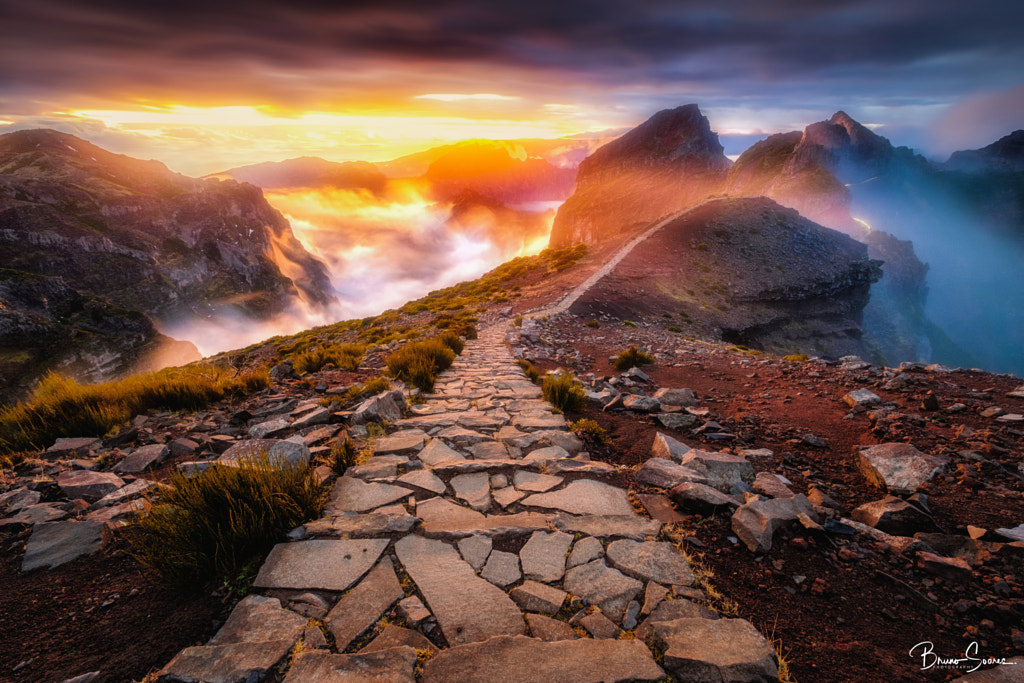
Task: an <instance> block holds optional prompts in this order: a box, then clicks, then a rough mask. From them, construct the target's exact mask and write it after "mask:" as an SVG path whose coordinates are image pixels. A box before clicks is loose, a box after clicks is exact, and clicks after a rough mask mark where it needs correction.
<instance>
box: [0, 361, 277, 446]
mask: <svg viewBox="0 0 1024 683" xmlns="http://www.w3.org/2000/svg"><path fill="white" fill-rule="evenodd" d="M269 386H270V376H269V375H268V374H267V371H266V369H264V368H258V369H250V370H246V371H243V372H237V371H235V370H233V369H230V368H224V367H214V366H210V365H189V366H186V367H181V368H167V369H165V370H161V371H160V372H154V373H146V374H141V375H132V376H131V377H127V378H125V379H121V380H116V381H113V382H104V383H103V384H88V385H84V384H79V383H78V382H76V381H75V380H73V379H70V378H68V377H64V376H62V375H57V374H54V373H50V374H48V375H46V376H45V377H44V378H43V379H42V381H41V382H40V383H39V386H38V387H37V388H36V391H35V394H33V396H32V398H31V399H30V400H29V401H28V402H27V403H18V404H16V405H14V406H9V407H5V408H3V409H0V452H3V453H10V452H15V451H25V450H40V449H42V448H45V447H47V446H49V445H51V444H52V443H53V442H54V441H55V440H56V439H58V438H60V437H69V436H103V435H104V434H106V433H108V432H110V431H111V430H112V429H114V428H115V427H117V426H119V425H121V424H122V423H124V422H127V421H128V420H130V419H131V418H132V416H134V415H138V414H140V413H144V412H146V411H147V410H188V411H194V410H201V409H202V408H205V407H206V406H208V405H210V404H211V403H215V402H217V401H220V400H222V399H224V398H234V397H239V396H244V395H246V394H250V393H252V392H254V391H258V390H260V389H265V388H266V387H269Z"/></svg>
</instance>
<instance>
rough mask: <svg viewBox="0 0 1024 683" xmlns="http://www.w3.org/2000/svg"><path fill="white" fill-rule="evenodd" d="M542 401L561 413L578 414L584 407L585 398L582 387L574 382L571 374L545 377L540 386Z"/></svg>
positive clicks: (562, 373) (574, 379) (565, 373)
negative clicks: (542, 395)
mask: <svg viewBox="0 0 1024 683" xmlns="http://www.w3.org/2000/svg"><path fill="white" fill-rule="evenodd" d="M541 386H542V390H543V393H544V400H545V401H547V402H548V403H550V404H551V405H553V406H554V407H556V408H558V409H559V410H561V411H562V412H578V411H580V410H582V409H583V406H584V405H586V402H587V396H586V394H585V393H583V385H582V384H580V383H579V382H577V381H576V378H575V377H573V375H572V373H571V372H560V373H558V374H556V375H545V376H544V384H543V385H541Z"/></svg>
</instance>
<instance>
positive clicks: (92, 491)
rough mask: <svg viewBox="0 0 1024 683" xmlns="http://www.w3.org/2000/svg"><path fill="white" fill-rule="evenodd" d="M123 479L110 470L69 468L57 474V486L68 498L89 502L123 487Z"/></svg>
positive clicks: (93, 501)
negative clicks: (95, 470) (98, 470)
mask: <svg viewBox="0 0 1024 683" xmlns="http://www.w3.org/2000/svg"><path fill="white" fill-rule="evenodd" d="M124 485H125V484H124V480H123V479H121V477H119V476H117V475H116V474H114V473H112V472H91V471H89V470H71V471H69V472H62V473H61V474H58V475H57V486H59V487H60V490H61V492H63V493H64V495H65V496H67V497H68V498H69V499H70V500H75V499H76V498H81V499H83V500H85V501H88V502H90V503H95V502H96V501H97V500H99V499H100V498H102V497H103V496H105V495H107V494H108V493H113V492H114V491H116V490H118V489H119V488H122V487H124Z"/></svg>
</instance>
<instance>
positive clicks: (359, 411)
mask: <svg viewBox="0 0 1024 683" xmlns="http://www.w3.org/2000/svg"><path fill="white" fill-rule="evenodd" d="M395 394H397V396H396V395H395ZM404 405H405V397H404V396H403V395H402V392H400V391H385V392H382V393H380V394H377V395H376V396H373V397H371V398H368V399H366V400H365V401H363V402H362V403H360V404H359V405H358V406H356V409H355V411H354V412H353V413H352V416H351V417H350V418H349V419H350V421H351V423H352V424H355V425H361V424H366V423H367V422H395V421H396V420H400V419H402V407H403V406H404Z"/></svg>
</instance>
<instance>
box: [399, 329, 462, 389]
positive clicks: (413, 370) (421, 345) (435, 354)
mask: <svg viewBox="0 0 1024 683" xmlns="http://www.w3.org/2000/svg"><path fill="white" fill-rule="evenodd" d="M454 361H455V352H454V351H453V350H452V349H451V348H450V347H449V346H448V345H447V344H445V343H444V341H442V340H441V339H440V338H437V337H435V338H432V339H425V340H423V341H419V342H410V343H408V344H406V345H405V346H403V347H402V348H400V349H398V350H397V351H395V352H394V353H392V354H391V355H390V356H388V357H387V360H386V361H385V362H386V363H387V366H388V372H390V373H391V376H392V377H394V378H395V379H397V380H401V381H403V382H408V383H409V384H411V385H413V386H414V387H416V388H417V389H419V390H420V391H424V392H427V393H430V392H433V391H434V381H435V380H436V379H437V376H438V375H439V374H441V373H442V372H444V371H445V370H447V369H448V368H450V367H451V365H452V363H453V362H454Z"/></svg>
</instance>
